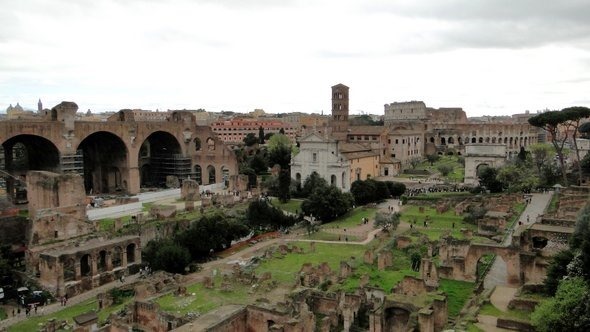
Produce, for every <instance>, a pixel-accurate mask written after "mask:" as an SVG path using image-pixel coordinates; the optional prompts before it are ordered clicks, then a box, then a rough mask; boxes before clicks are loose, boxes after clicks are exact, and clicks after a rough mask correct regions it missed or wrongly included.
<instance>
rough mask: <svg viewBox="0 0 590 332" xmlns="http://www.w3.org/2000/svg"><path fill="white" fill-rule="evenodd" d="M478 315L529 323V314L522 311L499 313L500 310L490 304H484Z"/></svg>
mask: <svg viewBox="0 0 590 332" xmlns="http://www.w3.org/2000/svg"><path fill="white" fill-rule="evenodd" d="M479 313H480V314H482V315H489V316H494V317H502V318H512V319H517V320H521V321H526V322H528V321H530V319H531V317H530V315H531V314H530V312H526V311H523V310H508V311H501V310H500V309H498V308H496V307H495V306H494V305H493V304H491V303H486V304H484V305H483V306H482V307H481V309H479Z"/></svg>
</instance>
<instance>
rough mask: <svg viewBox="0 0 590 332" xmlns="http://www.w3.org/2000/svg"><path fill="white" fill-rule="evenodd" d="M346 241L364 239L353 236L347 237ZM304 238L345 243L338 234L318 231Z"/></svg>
mask: <svg viewBox="0 0 590 332" xmlns="http://www.w3.org/2000/svg"><path fill="white" fill-rule="evenodd" d="M347 237H348V241H355V242H356V241H360V240H364V239H359V238H358V237H357V236H354V235H347ZM304 238H305V239H306V240H321V241H345V240H346V237H345V236H344V235H340V234H334V233H328V232H324V231H319V232H315V233H311V235H305V236H304Z"/></svg>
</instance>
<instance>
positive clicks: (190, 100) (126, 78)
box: [0, 0, 590, 117]
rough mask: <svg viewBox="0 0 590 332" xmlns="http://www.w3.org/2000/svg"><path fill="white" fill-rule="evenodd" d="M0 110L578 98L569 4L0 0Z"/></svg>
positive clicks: (478, 104) (588, 62) (579, 72)
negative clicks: (333, 96) (335, 92)
mask: <svg viewBox="0 0 590 332" xmlns="http://www.w3.org/2000/svg"><path fill="white" fill-rule="evenodd" d="M0 4H2V8H3V10H2V12H0V19H2V21H3V24H4V26H3V29H2V31H0V111H2V112H4V110H5V109H6V108H7V107H8V105H9V104H12V105H13V106H14V105H15V104H16V103H17V102H19V103H20V105H22V106H23V107H25V108H28V109H36V103H37V100H38V98H41V100H42V101H43V104H44V107H47V108H50V107H53V106H54V105H57V104H58V103H59V102H61V101H62V100H68V101H74V102H76V103H77V104H78V105H79V106H80V110H81V111H86V110H87V109H91V110H92V111H93V112H97V113H98V112H105V111H117V110H119V109H124V108H141V109H150V110H156V109H159V110H161V111H163V110H167V109H183V108H186V109H197V108H204V109H206V110H207V111H222V110H225V111H234V112H249V111H252V110H254V109H256V108H262V109H264V110H265V111H266V112H268V113H287V112H304V113H320V112H322V111H323V112H324V114H328V113H329V112H330V109H331V108H330V87H331V86H332V85H335V84H338V83H343V84H345V85H347V86H349V87H350V111H351V114H359V113H360V112H361V111H362V112H364V113H369V114H383V105H384V104H389V103H391V102H401V101H410V100H421V101H424V102H425V103H426V105H427V106H429V107H434V108H439V107H461V108H463V109H464V110H465V112H466V113H467V115H468V116H470V117H474V116H482V115H511V114H517V113H524V112H525V111H526V110H529V111H531V112H536V111H538V110H542V109H547V108H548V109H561V108H564V107H569V106H573V105H582V106H587V105H588V104H590V98H589V97H588V96H587V91H590V76H588V75H587V73H588V72H590V71H589V69H590V23H589V22H587V20H586V19H585V13H588V12H590V4H589V3H585V2H584V1H562V2H549V1H528V0H527V1H519V2H517V3H515V2H511V1H504V0H502V1H494V2H493V3H492V2H490V3H479V2H478V3H475V2H472V1H437V2H416V1H395V2H392V1H363V2H355V1H337V2H333V1H314V2H308V1H297V0H293V1H281V2H280V3H277V2H275V1H268V0H260V1H255V0H251V1H236V0H223V1H182V0H173V1H158V2H153V1H148V0H131V1H116V0H109V1H101V2H92V1H77V2H76V3H70V2H66V1H47V0H30V1H19V2H14V1H5V0H0Z"/></svg>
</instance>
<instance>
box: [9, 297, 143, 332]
mask: <svg viewBox="0 0 590 332" xmlns="http://www.w3.org/2000/svg"><path fill="white" fill-rule="evenodd" d="M131 300H132V298H131V297H130V298H127V299H126V301H125V302H124V303H122V304H119V305H116V306H111V307H108V308H104V309H103V310H101V311H100V312H98V320H99V322H104V321H105V320H106V319H107V317H108V316H109V315H110V314H111V313H113V312H116V311H118V310H120V309H122V308H123V306H125V305H126V304H128V303H129V302H130V301H131ZM97 309H98V303H97V301H96V299H91V300H87V301H84V302H82V303H80V304H76V305H73V306H68V307H65V308H64V309H63V310H60V311H58V312H55V313H52V314H49V315H44V316H31V317H29V318H27V320H25V321H22V322H20V323H18V324H15V325H13V326H11V327H9V328H8V331H15V332H16V331H23V332H28V331H37V330H38V329H39V327H40V326H41V325H43V324H45V323H46V322H47V321H48V320H49V319H51V318H55V319H56V320H67V321H68V323H69V324H73V318H74V317H75V316H78V315H81V314H83V313H86V312H89V311H96V310H97Z"/></svg>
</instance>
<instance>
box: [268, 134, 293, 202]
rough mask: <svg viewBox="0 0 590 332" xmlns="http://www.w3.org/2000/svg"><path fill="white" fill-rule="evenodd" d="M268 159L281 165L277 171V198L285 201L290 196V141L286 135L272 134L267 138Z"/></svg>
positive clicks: (273, 163)
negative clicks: (278, 171)
mask: <svg viewBox="0 0 590 332" xmlns="http://www.w3.org/2000/svg"><path fill="white" fill-rule="evenodd" d="M267 145H268V159H269V160H270V162H271V164H272V165H275V164H278V165H279V166H280V167H281V170H280V173H279V192H278V194H279V195H278V196H279V200H280V201H281V202H287V201H288V200H289V199H290V198H291V193H290V190H289V187H290V186H291V167H290V163H291V148H292V145H291V141H290V140H289V138H287V136H285V135H282V134H279V135H273V136H272V137H271V138H270V139H269V140H268V144H267Z"/></svg>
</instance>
